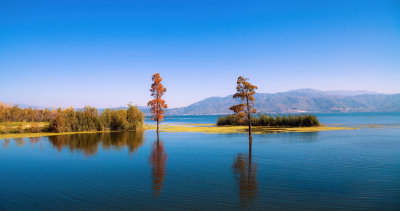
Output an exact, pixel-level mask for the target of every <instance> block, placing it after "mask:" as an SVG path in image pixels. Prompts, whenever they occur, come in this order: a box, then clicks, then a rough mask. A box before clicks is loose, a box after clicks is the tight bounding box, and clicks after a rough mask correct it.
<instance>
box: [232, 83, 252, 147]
mask: <svg viewBox="0 0 400 211" xmlns="http://www.w3.org/2000/svg"><path fill="white" fill-rule="evenodd" d="M248 80H249V79H247V78H244V77H242V76H239V77H238V79H237V86H236V94H234V95H233V98H234V99H237V98H240V100H241V101H242V102H243V101H244V103H240V104H237V105H234V106H232V107H230V108H229V109H230V110H232V111H233V112H234V113H235V114H234V116H235V117H236V118H238V119H239V120H240V121H246V122H247V123H248V125H249V141H250V143H251V142H252V138H253V135H252V132H251V115H252V114H253V113H256V112H257V110H256V109H255V108H253V107H254V101H256V99H255V98H254V94H255V93H256V91H255V90H256V89H257V88H258V87H257V86H254V85H252V84H251V83H249V82H248Z"/></svg>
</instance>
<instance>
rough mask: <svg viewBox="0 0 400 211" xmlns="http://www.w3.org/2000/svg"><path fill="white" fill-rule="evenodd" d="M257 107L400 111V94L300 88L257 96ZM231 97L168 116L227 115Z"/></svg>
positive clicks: (271, 110)
mask: <svg viewBox="0 0 400 211" xmlns="http://www.w3.org/2000/svg"><path fill="white" fill-rule="evenodd" d="M255 98H256V103H255V107H256V108H257V111H258V112H261V113H298V112H312V113H317V112H321V113H325V112H327V113H329V112H395V111H400V94H378V93H375V92H369V91H362V90H357V91H319V90H313V89H299V90H292V91H288V92H278V93H274V94H270V93H257V94H256V95H255ZM234 104H235V102H234V100H233V99H232V95H230V96H226V97H211V98H207V99H204V100H202V101H199V102H196V103H194V104H191V105H189V106H186V107H182V108H175V109H169V110H167V111H166V114H168V115H201V114H227V113H230V110H229V109H228V108H229V107H230V106H232V105H234Z"/></svg>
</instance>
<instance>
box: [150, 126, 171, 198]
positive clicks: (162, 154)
mask: <svg viewBox="0 0 400 211" xmlns="http://www.w3.org/2000/svg"><path fill="white" fill-rule="evenodd" d="M151 146H152V149H151V153H150V156H149V161H150V164H151V172H152V176H153V195H154V196H159V195H160V194H161V189H162V183H163V181H164V176H165V173H166V164H167V158H168V154H167V152H166V151H165V148H164V142H163V141H160V139H159V136H158V134H157V141H155V142H154V143H152V145H151Z"/></svg>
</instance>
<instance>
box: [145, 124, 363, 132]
mask: <svg viewBox="0 0 400 211" xmlns="http://www.w3.org/2000/svg"><path fill="white" fill-rule="evenodd" d="M147 128H148V129H149V130H154V129H155V128H156V127H155V126H148V127H147ZM252 129H253V133H254V134H266V133H289V132H318V131H331V130H353V129H359V128H354V127H327V126H319V127H267V126H253V127H252ZM160 131H161V132H197V133H208V134H218V133H220V134H227V133H248V127H247V126H216V125H212V124H211V125H210V124H207V125H204V124H201V125H200V124H189V125H162V126H161V127H160Z"/></svg>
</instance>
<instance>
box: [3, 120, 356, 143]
mask: <svg viewBox="0 0 400 211" xmlns="http://www.w3.org/2000/svg"><path fill="white" fill-rule="evenodd" d="M15 124H17V123H14V126H15ZM17 125H19V123H18V124H17ZM252 128H253V133H254V134H266V133H289V132H318V131H331V130H352V129H359V128H354V127H327V126H319V127H267V126H253V127H252ZM155 129H156V126H155V125H146V126H145V130H155ZM160 130H161V132H194V133H207V134H228V133H248V130H247V126H216V125H215V124H184V125H161V126H160ZM109 132H118V131H86V132H65V133H54V132H40V133H9V134H0V139H6V138H23V137H41V136H58V135H70V134H80V133H109Z"/></svg>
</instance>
